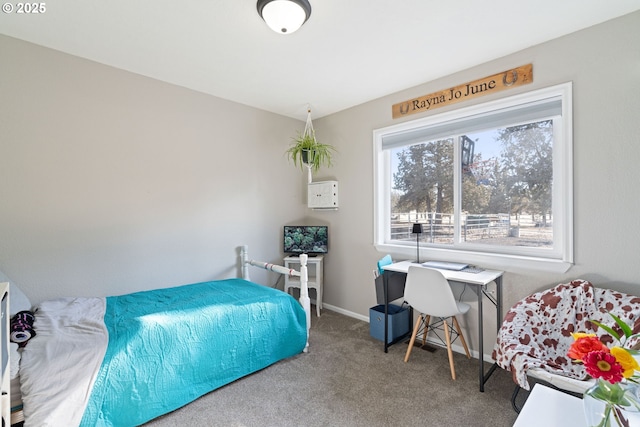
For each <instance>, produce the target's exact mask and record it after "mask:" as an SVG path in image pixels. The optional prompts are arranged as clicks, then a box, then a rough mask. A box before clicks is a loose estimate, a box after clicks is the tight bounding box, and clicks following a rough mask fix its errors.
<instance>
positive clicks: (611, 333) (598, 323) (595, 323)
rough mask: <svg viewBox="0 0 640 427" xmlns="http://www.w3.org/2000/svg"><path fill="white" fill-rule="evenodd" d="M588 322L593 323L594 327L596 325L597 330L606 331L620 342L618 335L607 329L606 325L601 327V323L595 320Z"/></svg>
mask: <svg viewBox="0 0 640 427" xmlns="http://www.w3.org/2000/svg"><path fill="white" fill-rule="evenodd" d="M589 322H591V323H593V324H594V325H596V326H597V327H599V328H602V329H604V330H605V331H607V332H608V333H609V335H611V336H612V337H614V338H615V339H616V340H618V341H620V335H618V334H617V333H616V331H614V330H613V329H611V328H610V327H608V326H607V325H603V324H602V323H600V322H598V321H596V320H589Z"/></svg>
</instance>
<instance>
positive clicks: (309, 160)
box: [302, 150, 316, 165]
mask: <svg viewBox="0 0 640 427" xmlns="http://www.w3.org/2000/svg"><path fill="white" fill-rule="evenodd" d="M315 155H316V152H315V151H314V150H302V163H304V164H305V165H312V164H313V160H314V158H315Z"/></svg>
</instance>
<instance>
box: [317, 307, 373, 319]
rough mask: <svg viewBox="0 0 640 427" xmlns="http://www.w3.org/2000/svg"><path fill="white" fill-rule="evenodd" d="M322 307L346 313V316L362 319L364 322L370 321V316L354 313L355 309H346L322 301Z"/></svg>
mask: <svg viewBox="0 0 640 427" xmlns="http://www.w3.org/2000/svg"><path fill="white" fill-rule="evenodd" d="M322 308H326V309H328V310H331V311H335V312H336V313H340V314H344V315H345V316H348V317H353V318H354V319H358V320H362V321H363V322H367V323H369V317H367V316H363V315H361V314H358V313H354V312H353V311H349V310H345V309H343V308H340V307H336V306H335V305H331V304H325V303H322Z"/></svg>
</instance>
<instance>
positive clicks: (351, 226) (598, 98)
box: [316, 13, 640, 353]
mask: <svg viewBox="0 0 640 427" xmlns="http://www.w3.org/2000/svg"><path fill="white" fill-rule="evenodd" d="M638 40H640V13H634V14H631V15H627V16H625V17H622V18H619V19H616V20H614V21H610V22H608V23H604V24H602V25H599V26H596V27H592V28H590V29H587V30H584V31H581V32H578V33H575V34H572V35H569V36H567V37H563V38H560V39H556V40H553V41H551V42H548V43H545V44H542V45H539V46H534V47H531V48H529V49H526V50H523V51H521V52H518V53H515V54H513V55H509V56H507V57H504V58H501V59H498V60H495V61H491V62H489V63H485V64H482V65H478V66H477V67H474V68H472V69H469V70H465V71H463V72H460V73H457V74H455V75H450V76H447V77H445V78H442V79H439V80H437V81H433V82H428V83H425V84H423V85H421V86H418V87H415V88H412V89H408V90H405V91H403V92H399V93H395V94H391V95H389V96H385V97H383V98H380V99H377V100H375V101H372V102H369V103H366V104H363V105H360V106H357V107H354V108H351V109H349V110H346V111H342V112H340V113H337V114H334V115H331V116H327V117H325V118H322V119H321V120H318V121H317V123H316V131H317V132H318V133H319V134H321V135H323V137H324V138H325V139H327V138H328V139H329V140H333V141H334V142H335V143H336V145H337V146H338V149H339V151H340V156H339V158H338V161H337V162H336V168H335V170H333V172H334V173H335V175H336V176H337V178H338V180H339V181H340V205H341V206H340V211H339V213H337V215H335V216H334V217H333V218H332V219H331V226H332V227H333V240H332V248H331V251H332V254H331V258H330V260H329V262H328V263H327V272H326V276H327V287H326V289H325V301H326V302H327V303H328V304H330V305H332V304H333V305H336V306H339V307H341V308H342V309H345V310H348V311H351V312H355V313H358V314H360V315H362V316H368V308H369V307H371V306H372V305H374V304H375V292H374V289H373V285H372V279H371V270H372V268H373V266H374V265H375V261H376V260H377V259H378V258H379V257H380V256H381V255H383V254H380V253H377V252H376V250H375V248H374V247H373V182H372V176H373V157H372V156H373V143H372V131H373V130H374V129H378V128H382V127H385V126H389V125H392V124H395V123H398V122H400V121H402V120H393V119H392V118H391V106H392V105H393V104H394V103H397V102H401V101H404V100H407V99H411V98H414V97H418V96H422V95H426V94H429V93H432V92H436V91H439V90H442V89H446V88H449V87H453V86H456V85H458V84H462V83H466V82H468V81H472V80H475V79H478V78H482V77H485V76H488V75H492V74H495V73H498V72H501V71H503V70H508V69H510V68H513V67H516V66H520V65H524V64H528V63H532V64H533V73H534V83H533V84H530V85H526V86H522V87H520V88H517V89H512V90H510V91H505V92H502V93H500V94H496V95H493V96H486V97H482V98H480V99H477V100H475V101H470V102H468V103H462V104H460V103H459V104H457V105H455V106H452V107H447V109H450V108H460V107H462V106H467V105H471V104H474V103H478V102H484V101H488V100H491V99H496V98H500V97H504V96H509V95H513V94H516V93H519V92H523V91H529V90H533V89H537V88H543V87H547V86H551V85H555V84H559V83H564V82H568V81H573V94H574V96H573V109H574V119H573V126H574V128H573V130H574V191H575V194H574V197H575V199H574V217H575V219H574V221H575V266H574V267H572V268H571V269H570V270H569V271H568V272H567V273H566V274H563V275H561V274H552V273H542V272H539V271H524V270H520V271H516V270H514V269H513V268H512V267H511V266H509V265H502V266H499V267H500V268H501V269H504V270H505V271H506V274H505V277H504V288H505V298H504V301H505V305H506V306H507V307H509V306H511V305H512V304H513V303H515V302H516V301H517V300H518V299H520V298H522V297H524V296H526V295H528V294H529V293H531V292H534V291H537V290H541V289H543V288H546V287H549V286H550V285H553V284H556V283H559V282H563V281H567V280H569V279H573V278H585V279H589V280H591V281H593V282H594V283H595V284H597V285H600V286H611V287H616V288H621V289H622V290H627V291H631V292H635V293H636V294H640V261H639V254H640V223H639V222H638V220H637V219H636V218H635V217H636V214H637V212H640V198H639V197H638V193H639V191H640V190H638V185H639V184H640V168H639V167H638V164H639V160H640V118H639V116H640V49H639V47H638ZM451 54H452V55H463V54H464V52H451ZM416 55H420V52H416ZM380 60H381V61H383V60H384V58H380ZM398 72H399V73H401V72H402V70H398ZM442 111H446V110H445V109H444V108H440V109H438V110H434V112H433V113H439V112H442ZM427 114H430V113H424V114H415V115H413V116H411V117H409V118H407V119H406V120H411V119H415V118H420V117H424V116H425V115H427ZM465 295H467V296H468V298H467V299H470V302H473V301H474V300H475V295H473V294H470V293H469V292H467V293H466V294H465ZM485 307H486V304H485ZM473 310H475V308H474V309H473ZM473 310H472V312H471V313H470V314H469V315H467V316H466V319H465V320H466V322H467V323H468V324H469V326H470V327H471V329H472V330H473V331H472V336H475V330H476V329H475V328H476V327H475V324H476V323H477V322H476V321H475V319H476V313H475V312H473ZM494 313H495V312H494ZM494 328H495V322H493V325H490V326H489V327H488V330H487V332H488V333H487V335H488V337H487V338H486V339H485V343H487V342H488V341H491V342H492V341H493V339H494V337H495V333H494V332H493V331H494V330H495V329H494ZM487 340H488V341H487ZM471 341H472V343H473V345H476V347H475V349H477V340H476V339H475V338H472V339H471ZM490 351H491V343H489V344H485V352H486V353H490Z"/></svg>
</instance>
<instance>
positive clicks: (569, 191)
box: [373, 82, 573, 273]
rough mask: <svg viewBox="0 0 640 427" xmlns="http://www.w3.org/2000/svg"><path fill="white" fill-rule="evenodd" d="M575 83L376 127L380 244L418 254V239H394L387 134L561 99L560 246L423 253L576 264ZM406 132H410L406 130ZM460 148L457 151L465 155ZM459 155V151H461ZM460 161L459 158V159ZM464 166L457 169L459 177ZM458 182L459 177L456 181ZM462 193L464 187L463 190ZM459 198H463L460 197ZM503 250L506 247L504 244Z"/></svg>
mask: <svg viewBox="0 0 640 427" xmlns="http://www.w3.org/2000/svg"><path fill="white" fill-rule="evenodd" d="M572 92H573V90H572V83H571V82H569V83H563V84H560V85H556V86H551V87H548V88H544V89H538V90H535V91H531V92H526V93H522V94H519V95H515V96H510V97H505V98H502V99H499V100H494V101H489V102H486V103H481V104H478V105H473V106H470V107H466V108H461V109H457V110H453V111H448V112H444V113H440V114H436V115H432V116H428V117H424V118H420V119H416V120H411V121H407V122H403V123H399V124H397V125H393V126H388V127H385V128H381V129H376V130H374V131H373V161H374V164H373V173H374V177H373V178H374V197H373V199H374V218H373V222H374V230H373V238H374V245H375V247H376V249H377V250H378V251H379V252H381V253H390V254H394V255H395V256H402V257H407V258H409V259H414V258H415V256H416V244H415V242H414V243H413V244H410V243H409V242H407V243H406V244H404V243H400V242H397V241H391V240H390V223H391V219H390V217H389V216H390V212H391V209H390V194H391V186H392V184H391V170H390V167H391V161H390V156H391V154H390V151H391V150H389V149H383V139H384V138H387V139H386V140H387V141H388V140H389V138H393V137H394V136H397V135H402V134H403V133H410V132H411V131H414V132H415V131H416V130H418V129H420V128H426V127H431V126H443V125H446V123H451V122H455V121H463V120H466V119H468V118H470V117H472V116H478V115H479V116H481V115H484V114H491V113H492V112H496V111H498V110H504V109H512V108H517V107H519V106H523V105H525V104H531V103H537V102H545V101H548V100H550V99H559V100H560V102H561V111H562V113H561V114H562V117H561V119H560V120H559V123H560V126H557V125H555V124H554V144H553V191H552V198H553V202H552V203H553V219H554V221H553V227H554V228H553V238H554V248H555V249H554V250H552V251H550V250H535V249H533V248H532V250H527V249H525V250H523V249H522V248H519V249H516V250H514V252H513V253H496V252H491V251H490V249H491V248H485V247H484V246H485V245H475V246H468V245H466V247H461V246H456V245H453V246H451V247H442V246H432V245H426V244H421V245H420V259H421V260H422V259H439V260H447V261H462V262H466V263H470V264H477V265H480V266H487V267H493V268H501V269H507V268H509V269H533V270H542V271H550V272H560V273H563V272H566V271H567V270H569V268H571V266H572V265H573V129H572V121H573V120H572V117H573V111H572ZM405 135H406V134H405ZM459 154H460V153H459V148H456V156H459ZM456 158H459V157H456ZM457 163H458V162H457V161H456V164H457ZM458 173H459V171H456V173H455V176H456V178H455V179H456V180H458V179H459V177H458ZM455 185H456V187H457V186H458V183H457V182H456V183H455ZM458 197H459V192H458ZM458 202H459V200H458ZM501 249H502V252H505V251H504V247H501Z"/></svg>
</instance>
